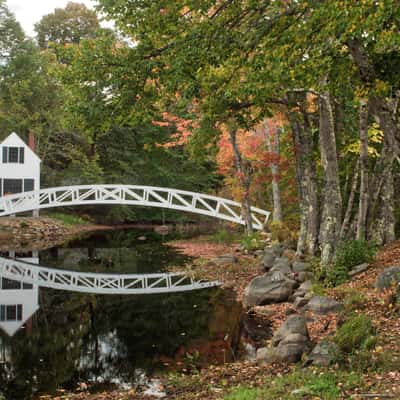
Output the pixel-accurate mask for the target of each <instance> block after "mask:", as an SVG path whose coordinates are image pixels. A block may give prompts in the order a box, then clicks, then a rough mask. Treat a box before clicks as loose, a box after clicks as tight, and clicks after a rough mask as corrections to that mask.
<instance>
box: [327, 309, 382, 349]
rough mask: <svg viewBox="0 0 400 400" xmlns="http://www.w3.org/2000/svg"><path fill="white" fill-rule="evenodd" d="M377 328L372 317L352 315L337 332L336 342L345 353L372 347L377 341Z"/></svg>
mask: <svg viewBox="0 0 400 400" xmlns="http://www.w3.org/2000/svg"><path fill="white" fill-rule="evenodd" d="M374 338H375V328H374V326H373V324H372V320H371V318H370V317H368V316H367V315H364V314H359V315H354V316H351V317H350V318H349V319H348V320H347V321H346V322H345V323H344V324H343V325H342V326H341V327H340V328H339V329H338V330H337V332H336V334H335V338H334V340H335V343H336V344H337V345H338V346H339V349H340V350H341V351H342V352H344V353H353V352H354V351H356V350H358V349H360V348H364V349H370V348H371V347H373V346H374V345H375V343H376V341H375V339H374Z"/></svg>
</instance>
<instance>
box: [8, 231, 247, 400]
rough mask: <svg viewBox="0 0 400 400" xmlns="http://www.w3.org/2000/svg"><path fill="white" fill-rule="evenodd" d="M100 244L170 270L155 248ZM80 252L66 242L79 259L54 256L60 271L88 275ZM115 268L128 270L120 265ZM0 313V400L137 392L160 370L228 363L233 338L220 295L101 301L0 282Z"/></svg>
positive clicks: (232, 321)
mask: <svg viewBox="0 0 400 400" xmlns="http://www.w3.org/2000/svg"><path fill="white" fill-rule="evenodd" d="M98 240H99V239H98V238H97V239H96V241H97V243H99V242H98ZM103 240H104V242H103V243H102V244H101V246H102V247H99V248H102V249H106V251H107V252H110V253H112V254H113V256H114V255H115V254H116V253H115V252H122V253H125V252H126V254H127V253H129V252H131V254H132V253H133V251H138V252H139V253H140V256H139V257H140V258H141V259H151V255H149V254H146V249H150V252H153V251H154V252H157V253H158V254H159V257H160V254H161V252H162V251H164V254H165V256H164V257H163V258H164V259H169V260H170V262H174V263H177V262H179V260H177V258H174V256H173V254H172V255H171V253H170V250H169V249H168V248H166V249H165V248H161V246H158V244H157V243H156V244H154V243H153V247H155V248H156V249H155V250H154V249H151V246H150V243H146V244H145V245H144V246H140V245H139V246H137V248H136V249H135V250H134V249H130V250H129V248H128V250H126V249H122V250H121V249H119V248H115V247H111V246H108V245H105V243H109V242H108V241H107V240H106V239H103ZM89 242H90V239H88V241H87V242H82V241H81V242H80V243H78V244H77V243H76V242H75V244H74V246H76V248H77V249H80V250H78V251H77V253H75V256H74V255H73V254H74V247H63V248H59V249H58V250H57V253H58V254H63V252H64V254H66V253H68V254H71V256H68V257H62V258H61V259H62V262H65V261H64V260H66V259H69V260H70V259H71V258H70V257H76V258H79V259H80V260H82V261H81V265H84V267H82V268H83V269H84V270H86V271H93V264H91V261H90V260H89V254H88V252H87V251H85V253H86V254H87V258H86V259H85V258H84V257H83V256H82V254H83V251H82V249H86V250H87V247H85V246H86V245H87V244H88V243H89ZM114 251H115V252H114ZM69 252H71V253H69ZM52 253H53V254H54V253H55V250H46V251H45V252H44V253H43V252H41V253H39V259H40V264H45V263H46V264H50V263H49V262H48V260H49V259H50V258H52V255H51V254H52ZM97 254H101V252H97ZM150 254H151V253H150ZM11 255H12V254H11ZM15 255H16V256H21V255H23V254H15ZM24 255H25V256H26V255H27V254H24ZM35 255H36V256H37V254H28V256H29V257H28V258H30V260H29V261H30V262H36V263H38V261H39V259H38V257H35ZM35 258H36V259H35ZM53 259H55V258H53ZM59 259H60V258H59ZM153 260H154V263H157V258H156V257H155V258H153ZM25 261H27V260H25ZM56 264H57V263H56ZM60 264H61V263H60ZM60 264H58V265H59V266H61V265H60ZM114 265H115V266H116V267H117V268H121V270H123V269H124V268H125V269H128V267H127V266H126V264H124V263H122V264H114ZM137 265H139V263H138V264H137ZM140 265H143V264H140ZM164 265H166V264H164ZM148 269H149V270H150V271H152V272H153V271H154V270H157V267H155V266H154V264H152V265H149V266H148ZM0 303H1V304H2V305H4V306H8V305H9V306H13V307H15V308H12V309H11V308H10V309H5V311H4V313H3V314H2V315H4V319H5V320H4V321H1V322H0V328H1V329H0V397H1V395H3V396H4V397H5V398H6V399H7V400H22V399H23V400H27V399H33V398H37V397H38V396H39V395H40V394H41V393H52V392H55V391H56V390H57V389H58V388H60V387H63V388H66V389H71V390H73V389H75V388H76V387H77V385H78V383H79V382H90V385H91V386H92V387H93V388H95V387H96V386H99V385H100V386H101V385H107V387H109V385H117V386H119V387H121V386H130V387H131V386H136V385H138V384H140V383H142V382H143V379H144V378H143V377H145V376H151V375H152V374H153V373H154V372H155V371H159V370H160V369H165V368H177V367H185V368H187V369H188V368H192V367H195V366H196V367H197V366H199V365H200V366H201V365H204V364H206V363H209V362H219V363H220V362H224V361H228V360H230V359H231V358H232V356H233V353H234V350H235V347H236V343H237V342H238V338H239V326H240V324H239V321H240V316H241V308H240V306H239V305H238V303H237V302H236V301H235V297H234V296H233V295H232V294H231V293H227V292H223V291H221V290H219V289H209V290H204V291H194V292H185V293H168V294H156V295H119V294H117V295H107V296H105V295H98V294H85V293H74V292H67V291H62V290H53V289H49V288H42V287H41V288H39V287H38V285H34V284H32V283H27V282H21V280H18V279H10V276H6V277H4V276H3V277H1V290H0ZM19 306H22V308H21V307H19ZM39 306H40V308H39ZM18 307H19V308H18ZM101 388H104V386H103V387H101Z"/></svg>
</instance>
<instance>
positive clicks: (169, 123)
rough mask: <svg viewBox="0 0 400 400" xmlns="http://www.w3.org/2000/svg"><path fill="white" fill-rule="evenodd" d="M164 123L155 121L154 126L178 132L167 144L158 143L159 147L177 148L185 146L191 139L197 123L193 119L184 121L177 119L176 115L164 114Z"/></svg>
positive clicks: (173, 134)
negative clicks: (171, 128)
mask: <svg viewBox="0 0 400 400" xmlns="http://www.w3.org/2000/svg"><path fill="white" fill-rule="evenodd" d="M162 118H163V120H162V121H153V122H152V123H153V125H155V126H161V127H174V128H175V129H176V132H174V133H172V134H171V135H170V137H171V140H170V141H168V142H166V143H162V144H161V143H157V144H156V146H158V147H164V148H169V147H176V146H183V145H185V144H186V143H187V142H188V140H189V137H190V136H191V135H192V133H193V130H194V129H196V127H197V123H196V122H195V121H193V120H191V119H184V118H180V117H177V116H176V115H172V114H169V113H168V112H163V114H162Z"/></svg>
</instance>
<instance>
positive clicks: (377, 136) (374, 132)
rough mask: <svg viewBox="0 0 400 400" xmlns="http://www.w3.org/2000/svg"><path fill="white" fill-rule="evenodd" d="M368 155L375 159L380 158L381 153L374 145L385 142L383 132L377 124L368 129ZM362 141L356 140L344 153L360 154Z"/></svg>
mask: <svg viewBox="0 0 400 400" xmlns="http://www.w3.org/2000/svg"><path fill="white" fill-rule="evenodd" d="M368 141H369V144H370V145H369V146H368V155H369V156H370V157H373V158H377V157H379V151H378V149H377V148H376V147H375V146H374V145H379V144H381V143H382V141H383V131H382V130H381V129H380V127H379V125H378V124H377V123H373V124H372V125H371V126H370V127H369V129H368ZM360 146H361V143H360V140H355V141H353V142H351V143H349V144H348V145H347V146H346V147H345V148H344V151H345V152H346V153H351V154H360Z"/></svg>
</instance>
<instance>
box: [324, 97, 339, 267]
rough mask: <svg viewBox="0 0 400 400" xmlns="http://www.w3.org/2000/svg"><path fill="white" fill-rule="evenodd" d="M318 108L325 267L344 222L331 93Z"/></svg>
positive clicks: (329, 260) (331, 255)
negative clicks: (322, 182) (322, 178)
mask: <svg viewBox="0 0 400 400" xmlns="http://www.w3.org/2000/svg"><path fill="white" fill-rule="evenodd" d="M319 107H320V110H319V112H320V127H319V135H320V151H321V161H322V167H323V172H324V188H323V194H324V203H323V210H322V218H321V226H320V234H319V242H320V246H321V263H322V265H328V264H329V263H330V262H331V261H332V259H333V257H334V254H335V249H336V245H337V243H338V240H339V235H340V228H341V222H342V217H341V214H342V196H341V193H340V182H339V168H338V161H337V152H336V138H335V129H334V118H333V112H332V107H331V102H330V95H329V92H328V91H325V92H324V93H322V94H321V95H320V97H319Z"/></svg>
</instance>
